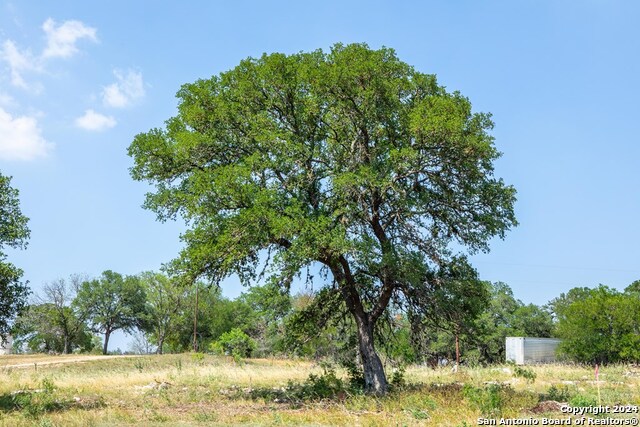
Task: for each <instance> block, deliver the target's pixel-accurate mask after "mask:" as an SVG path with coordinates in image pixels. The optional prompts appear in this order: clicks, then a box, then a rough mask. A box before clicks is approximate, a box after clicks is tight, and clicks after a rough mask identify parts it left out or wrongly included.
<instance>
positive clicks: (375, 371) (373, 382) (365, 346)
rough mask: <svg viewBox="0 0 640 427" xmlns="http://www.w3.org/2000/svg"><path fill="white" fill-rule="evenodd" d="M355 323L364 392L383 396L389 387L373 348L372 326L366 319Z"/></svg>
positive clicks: (357, 319) (380, 362)
mask: <svg viewBox="0 0 640 427" xmlns="http://www.w3.org/2000/svg"><path fill="white" fill-rule="evenodd" d="M365 316H366V315H365ZM356 323H357V325H358V347H359V350H360V357H361V358H362V368H363V371H364V389H365V392H366V393H368V394H375V395H378V396H381V395H384V394H386V393H387V391H388V389H389V387H388V384H387V377H386V375H385V373H384V367H383V366H382V361H381V360H380V357H379V356H378V353H376V349H375V347H374V342H373V324H371V322H370V321H369V320H368V319H360V318H356Z"/></svg>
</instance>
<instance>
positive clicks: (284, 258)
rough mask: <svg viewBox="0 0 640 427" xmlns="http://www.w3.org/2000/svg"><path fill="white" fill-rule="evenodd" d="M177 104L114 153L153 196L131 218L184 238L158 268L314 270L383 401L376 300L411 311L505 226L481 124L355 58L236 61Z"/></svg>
mask: <svg viewBox="0 0 640 427" xmlns="http://www.w3.org/2000/svg"><path fill="white" fill-rule="evenodd" d="M178 98H179V99H180V104H179V107H178V114H177V115H176V116H175V117H173V118H171V119H169V120H168V121H167V122H166V127H165V128H164V129H152V130H150V131H149V132H146V133H142V134H139V135H137V136H136V137H135V139H134V141H133V143H132V144H131V146H130V147H129V154H130V155H131V156H132V157H133V159H134V162H135V164H134V166H133V168H132V169H131V174H132V176H133V178H134V179H136V180H144V181H148V182H150V183H152V184H154V185H155V186H156V191H155V193H152V194H149V195H148V197H147V200H146V203H145V205H146V207H147V208H149V209H151V210H153V211H155V212H156V213H157V214H158V217H159V219H160V220H166V219H169V218H174V217H175V216H176V215H181V216H182V217H183V218H185V219H186V221H187V222H188V224H189V225H190V228H189V230H188V231H187V232H186V233H185V234H184V235H183V239H184V241H185V243H186V246H185V249H184V250H183V251H182V253H181V255H180V257H179V259H178V260H176V262H175V264H174V267H175V268H176V269H177V270H179V271H181V272H182V273H184V274H187V275H190V276H191V277H192V278H193V279H195V278H196V277H203V276H204V277H208V278H210V279H213V280H221V279H223V278H225V277H227V276H229V275H231V274H237V275H238V276H239V277H240V278H241V280H243V281H245V282H251V281H253V280H255V278H256V276H257V275H258V274H259V273H260V271H261V264H262V263H263V262H264V259H265V257H261V253H263V252H268V254H269V255H268V262H269V263H270V264H271V267H270V270H269V271H270V272H272V274H273V276H272V277H273V278H274V279H275V280H276V281H280V282H281V283H283V284H285V285H286V284H288V283H290V280H291V278H292V276H294V275H295V274H297V273H298V272H300V271H301V270H302V269H305V268H308V267H309V266H310V265H313V264H320V265H321V266H322V268H323V269H324V270H325V271H326V272H327V273H328V275H327V277H330V278H331V280H329V281H328V283H326V287H327V288H329V291H330V293H331V292H332V293H334V294H337V295H339V296H340V298H341V299H342V301H343V303H344V304H345V306H346V307H347V309H348V311H349V313H350V314H351V316H352V317H353V320H354V322H355V324H356V329H357V334H358V345H359V352H360V356H361V361H362V364H363V368H364V376H365V383H366V388H367V391H369V392H373V393H385V392H386V390H387V380H386V377H385V373H384V369H383V366H382V363H381V360H380V358H379V357H378V355H377V353H376V350H375V348H374V331H375V328H376V324H377V322H378V321H379V320H380V319H381V317H383V316H384V315H385V312H386V310H387V308H388V306H389V304H390V302H391V301H392V300H397V301H399V302H402V301H404V302H411V301H414V302H418V303H420V304H424V303H425V299H424V298H420V297H419V296H420V295H421V292H420V290H421V289H423V288H424V287H425V286H429V285H430V283H429V281H430V279H433V280H434V281H437V278H438V274H435V273H434V272H437V271H439V270H441V269H442V268H446V265H447V264H448V262H449V261H450V260H451V259H452V258H453V256H454V255H455V254H454V250H452V247H456V248H461V249H466V250H468V251H471V252H473V251H477V250H488V246H487V243H488V241H489V239H490V238H492V237H494V236H499V237H503V236H504V233H505V231H506V230H508V229H509V228H510V227H511V226H513V225H515V223H516V221H515V217H514V213H513V203H514V200H515V190H514V189H513V188H512V187H510V186H507V185H505V184H504V183H503V182H502V180H500V179H497V178H495V177H494V176H493V161H494V160H495V159H496V158H498V156H499V153H498V151H497V150H496V148H495V147H494V145H493V138H492V137H491V136H490V134H489V133H488V131H489V130H490V129H491V128H492V126H493V123H492V122H491V119H490V115H488V114H483V113H474V112H472V110H471V104H470V102H469V101H468V99H467V98H465V97H464V96H462V95H461V94H459V93H458V92H453V93H450V92H447V91H446V90H445V88H444V87H442V86H439V85H438V84H437V81H436V78H435V76H433V75H429V74H423V73H421V72H418V71H416V70H415V69H414V68H413V67H411V66H409V65H407V64H406V63H404V62H402V61H400V60H399V59H398V58H397V57H396V54H395V52H394V51H393V50H392V49H387V48H383V49H379V50H372V49H370V48H369V47H368V46H366V45H364V44H352V45H347V46H344V45H340V44H338V45H335V46H334V47H333V48H332V49H331V51H330V52H328V53H325V52H322V51H320V50H318V51H314V52H310V53H299V54H293V55H284V54H278V53H275V54H269V55H267V54H265V55H263V56H262V57H261V58H259V59H253V58H249V59H246V60H243V61H241V63H240V64H239V65H238V66H237V67H235V68H234V69H232V70H230V71H228V72H223V73H221V74H219V75H216V76H213V77H211V78H209V79H203V80H198V81H196V82H195V83H191V84H185V85H184V86H183V87H182V88H181V89H180V91H179V92H178ZM432 273H433V274H432Z"/></svg>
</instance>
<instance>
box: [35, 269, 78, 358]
mask: <svg viewBox="0 0 640 427" xmlns="http://www.w3.org/2000/svg"><path fill="white" fill-rule="evenodd" d="M84 280H86V278H84V277H82V276H80V275H73V276H71V277H70V279H69V282H66V281H65V280H64V279H58V280H55V281H53V282H50V283H46V284H45V285H44V286H43V289H42V290H43V293H44V297H42V298H39V299H40V300H41V302H42V303H45V304H50V305H51V308H52V310H53V311H54V313H53V318H52V319H51V321H52V323H53V325H54V326H55V327H56V328H57V330H58V331H59V334H60V336H61V337H62V341H63V343H64V345H63V350H62V352H63V353H65V354H69V353H71V351H72V350H73V341H74V338H78V339H79V338H81V337H84V336H85V335H88V333H87V325H86V318H84V317H83V314H82V313H78V312H77V311H74V310H73V309H72V307H71V302H72V301H73V298H74V297H75V293H76V292H77V290H78V289H79V287H80V285H81V283H82V282H83V281H84ZM82 339H83V340H84V338H82Z"/></svg>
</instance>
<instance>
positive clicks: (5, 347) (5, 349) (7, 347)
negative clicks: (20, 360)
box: [0, 335, 13, 355]
mask: <svg viewBox="0 0 640 427" xmlns="http://www.w3.org/2000/svg"><path fill="white" fill-rule="evenodd" d="M12 345H13V340H12V339H11V336H9V335H7V339H6V341H5V340H3V339H2V337H0V355H1V354H11V347H12Z"/></svg>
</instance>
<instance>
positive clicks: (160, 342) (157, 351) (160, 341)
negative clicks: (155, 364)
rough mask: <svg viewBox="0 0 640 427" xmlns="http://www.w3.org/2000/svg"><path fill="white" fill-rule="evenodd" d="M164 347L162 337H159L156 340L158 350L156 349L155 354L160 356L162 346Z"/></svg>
mask: <svg viewBox="0 0 640 427" xmlns="http://www.w3.org/2000/svg"><path fill="white" fill-rule="evenodd" d="M163 345H164V337H161V338H160V339H159V340H158V348H157V349H156V354H162V346H163Z"/></svg>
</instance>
